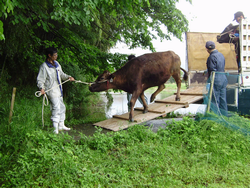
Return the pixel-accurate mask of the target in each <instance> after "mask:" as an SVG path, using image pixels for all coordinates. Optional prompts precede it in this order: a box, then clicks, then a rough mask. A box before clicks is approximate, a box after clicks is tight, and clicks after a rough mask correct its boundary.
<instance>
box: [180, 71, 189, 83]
mask: <svg viewBox="0 0 250 188" xmlns="http://www.w3.org/2000/svg"><path fill="white" fill-rule="evenodd" d="M181 70H182V71H183V72H184V75H183V80H185V81H187V79H188V73H187V71H186V70H185V69H183V68H181Z"/></svg>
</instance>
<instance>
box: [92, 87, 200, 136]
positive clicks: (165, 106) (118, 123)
mask: <svg viewBox="0 0 250 188" xmlns="http://www.w3.org/2000/svg"><path fill="white" fill-rule="evenodd" d="M203 88H204V87H195V88H190V89H187V90H185V91H183V92H181V93H184V95H182V94H181V100H180V101H175V97H176V96H175V95H172V96H169V97H167V98H165V99H162V100H156V101H155V102H154V103H152V104H149V105H148V113H145V114H143V108H135V110H134V122H129V113H128V112H127V113H125V114H122V115H114V116H113V118H111V119H107V120H104V121H101V122H98V123H95V124H94V125H95V126H99V127H102V128H105V129H109V130H112V131H119V130H123V129H126V128H128V127H130V126H133V125H135V124H138V123H143V122H146V121H149V120H152V119H155V118H156V117H160V116H165V115H166V114H167V113H170V112H173V111H175V110H177V109H179V108H183V107H187V106H188V105H189V104H191V103H194V102H197V101H199V100H201V99H202V98H203V96H202V95H201V94H202V91H203ZM157 101H158V102H157ZM159 101H160V102H159ZM164 101H165V102H164ZM171 101H172V103H171Z"/></svg>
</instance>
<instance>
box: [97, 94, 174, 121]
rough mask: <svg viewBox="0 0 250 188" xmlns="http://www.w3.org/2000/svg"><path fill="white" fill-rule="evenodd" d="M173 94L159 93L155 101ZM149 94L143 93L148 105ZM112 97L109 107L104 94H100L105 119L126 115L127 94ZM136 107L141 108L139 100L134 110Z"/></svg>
mask: <svg viewBox="0 0 250 188" xmlns="http://www.w3.org/2000/svg"><path fill="white" fill-rule="evenodd" d="M173 93H174V92H173ZM173 93H169V92H166V91H162V92H161V93H159V94H158V95H157V96H156V99H155V100H161V99H164V98H166V97H168V96H170V95H172V94H173ZM151 94H152V93H151V92H150V93H147V92H145V95H146V97H147V98H148V102H149V104H151V103H150V97H151ZM112 97H113V103H112V104H111V106H108V105H107V103H108V99H107V97H106V95H105V93H102V94H101V98H102V100H103V101H104V103H105V106H106V108H105V113H106V117H107V118H112V117H113V115H121V114H124V113H127V112H128V105H127V103H128V100H127V93H126V92H123V93H112ZM152 103H154V102H152ZM136 107H143V105H142V104H141V103H140V102H139V100H137V101H136V103H135V107H134V108H136Z"/></svg>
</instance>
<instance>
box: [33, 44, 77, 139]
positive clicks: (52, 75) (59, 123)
mask: <svg viewBox="0 0 250 188" xmlns="http://www.w3.org/2000/svg"><path fill="white" fill-rule="evenodd" d="M56 59H57V49H56V48H53V47H50V48H47V49H46V61H45V62H44V63H43V64H42V65H41V66H40V68H39V73H38V76H37V87H38V88H39V89H40V91H41V94H42V95H43V94H45V91H47V92H46V94H47V96H48V98H49V100H50V102H51V105H50V110H51V112H52V115H51V121H52V122H53V127H54V133H55V134H58V131H59V130H70V128H68V127H66V126H65V125H64V120H65V113H66V107H65V105H64V103H63V89H62V85H60V84H61V80H63V81H64V80H67V79H69V80H70V81H74V80H75V79H74V78H73V77H72V76H69V75H67V74H65V73H64V72H63V71H62V68H61V65H60V64H59V63H58V62H57V61H56ZM48 90H49V91H48Z"/></svg>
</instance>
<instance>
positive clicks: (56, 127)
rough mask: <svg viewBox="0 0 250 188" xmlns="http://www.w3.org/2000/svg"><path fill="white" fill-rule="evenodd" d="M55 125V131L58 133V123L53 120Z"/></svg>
mask: <svg viewBox="0 0 250 188" xmlns="http://www.w3.org/2000/svg"><path fill="white" fill-rule="evenodd" d="M53 127H54V128H55V130H54V133H55V134H58V123H57V122H54V121H53Z"/></svg>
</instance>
